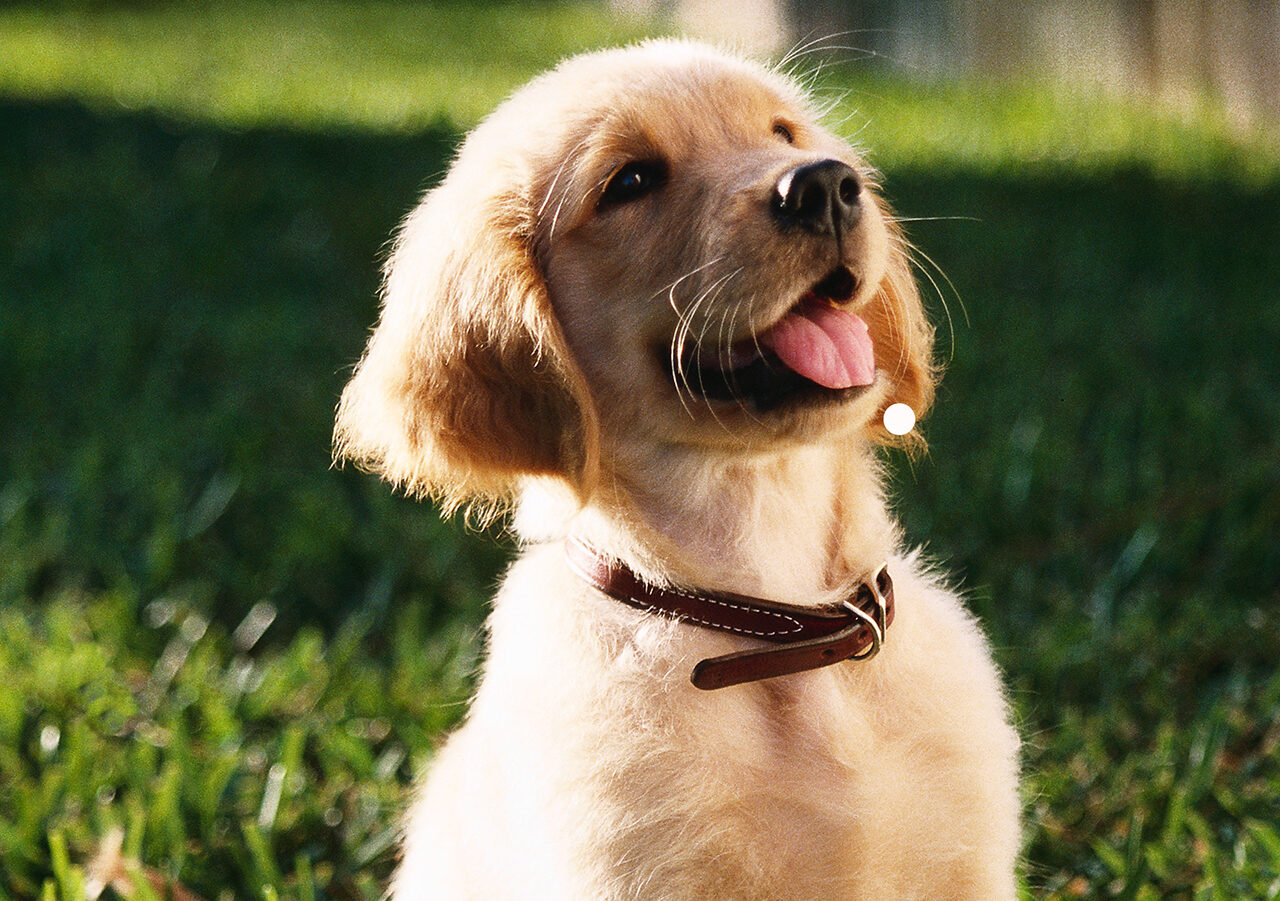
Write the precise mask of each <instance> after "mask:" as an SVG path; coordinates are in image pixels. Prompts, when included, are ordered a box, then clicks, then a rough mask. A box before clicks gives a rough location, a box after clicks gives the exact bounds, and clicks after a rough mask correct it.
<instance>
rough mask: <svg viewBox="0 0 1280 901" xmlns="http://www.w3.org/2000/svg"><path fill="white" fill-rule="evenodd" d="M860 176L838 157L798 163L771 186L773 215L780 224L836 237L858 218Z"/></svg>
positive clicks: (860, 189)
mask: <svg viewBox="0 0 1280 901" xmlns="http://www.w3.org/2000/svg"><path fill="white" fill-rule="evenodd" d="M861 194H862V179H861V178H859V177H858V173H857V172H854V171H853V169H851V168H849V167H848V166H846V165H845V164H844V163H842V162H840V161H839V160H823V161H822V162H819V163H808V164H806V165H804V166H798V167H797V168H795V169H792V170H791V171H790V172H786V173H784V174H783V176H782V178H780V179H778V184H777V185H776V186H775V187H774V195H773V215H774V218H775V219H777V220H778V222H779V223H780V224H782V225H783V226H787V227H790V226H798V227H799V228H803V229H804V230H805V231H809V232H813V233H814V234H815V235H835V236H836V237H839V236H840V235H842V234H844V233H845V232H846V231H848V230H849V229H850V228H852V227H853V226H854V225H855V224H856V223H857V221H858V217H859V216H861V215H862V207H861V206H860V205H859V203H858V198H859V196H860V195H861Z"/></svg>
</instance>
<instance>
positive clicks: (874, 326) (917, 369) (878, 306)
mask: <svg viewBox="0 0 1280 901" xmlns="http://www.w3.org/2000/svg"><path fill="white" fill-rule="evenodd" d="M891 243H892V244H893V246H894V247H895V248H901V247H904V246H905V243H906V242H905V239H904V238H903V237H902V235H900V234H898V233H897V232H896V227H895V228H894V234H893V235H892V238H891ZM868 318H869V319H870V320H871V321H870V322H868V325H869V326H870V327H871V331H872V334H873V335H875V336H877V340H876V357H877V359H876V364H877V366H880V367H882V368H884V369H885V370H887V371H888V372H889V374H890V376H891V377H892V388H891V389H890V391H889V394H888V396H887V397H886V398H885V400H884V404H883V406H882V408H881V410H880V416H877V418H876V424H875V431H876V435H877V437H878V438H879V440H881V441H882V442H884V443H887V444H895V445H899V446H905V447H907V448H908V449H919V448H922V447H923V444H924V443H923V439H922V438H921V437H920V434H919V432H918V430H913V431H911V432H909V433H908V434H907V435H905V436H901V437H899V436H895V435H891V434H890V433H889V432H888V430H886V429H885V428H884V426H883V424H882V421H881V420H882V416H883V414H884V411H885V409H887V408H888V407H889V406H890V405H892V404H897V403H903V404H906V405H907V406H909V407H911V409H912V410H913V411H915V414H916V418H917V419H923V418H924V415H925V413H927V412H928V410H929V407H930V406H931V405H932V404H933V392H934V388H935V387H936V385H937V380H938V371H937V367H936V366H935V364H934V361H933V326H932V325H930V323H929V319H928V317H927V316H926V315H925V310H924V303H923V302H922V301H921V299H920V290H919V288H918V287H917V285H916V280H915V277H914V275H913V274H912V271H911V260H910V258H909V257H908V256H907V254H906V253H905V252H902V251H900V250H895V251H894V252H893V253H892V256H891V260H890V263H889V268H888V271H887V272H886V273H885V276H884V279H883V281H882V282H881V284H880V297H879V298H878V302H876V303H873V304H871V306H870V309H869V316H868ZM882 348H883V349H885V350H886V351H887V352H886V353H884V354H882V353H881V349H882Z"/></svg>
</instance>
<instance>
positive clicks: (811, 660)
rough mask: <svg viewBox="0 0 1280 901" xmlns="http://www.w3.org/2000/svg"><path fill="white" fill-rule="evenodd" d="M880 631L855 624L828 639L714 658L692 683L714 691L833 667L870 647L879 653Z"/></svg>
mask: <svg viewBox="0 0 1280 901" xmlns="http://www.w3.org/2000/svg"><path fill="white" fill-rule="evenodd" d="M876 628H877V627H876V626H874V625H872V624H869V623H855V624H854V625H851V626H849V627H848V628H847V629H842V630H841V631H839V632H837V633H835V634H834V635H829V636H827V637H825V638H816V639H813V640H812V641H805V642H798V643H796V644H792V645H784V646H781V647H773V648H765V649H762V650H752V651H739V652H738V653H736V654H726V655H724V656H723V657H712V658H710V659H708V660H703V661H700V662H699V663H698V664H697V665H696V666H695V667H694V668H693V674H692V675H691V676H690V681H691V682H692V683H693V685H694V687H695V688H700V689H702V690H703V691H714V690H715V689H717V688H728V687H729V686H731V685H741V684H743V683H745V682H757V681H759V680H760V679H772V678H774V677H776V676H790V675H792V674H794V673H803V672H806V671H807V670H811V669H819V668H821V667H824V666H830V665H831V664H833V663H839V662H840V661H841V660H848V659H850V658H852V657H856V656H858V655H860V654H862V653H863V652H864V651H865V650H866V649H867V648H868V647H872V646H875V647H876V648H877V649H878V645H879V640H878V636H877V635H876V634H875V631H876Z"/></svg>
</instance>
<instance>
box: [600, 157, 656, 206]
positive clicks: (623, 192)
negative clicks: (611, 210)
mask: <svg viewBox="0 0 1280 901" xmlns="http://www.w3.org/2000/svg"><path fill="white" fill-rule="evenodd" d="M666 180H667V169H666V166H664V165H663V164H662V163H660V162H658V161H657V160H640V161H637V162H634V163H627V164H626V165H625V166H623V167H622V168H621V169H619V170H617V171H616V172H614V173H613V175H611V176H610V177H609V181H608V182H606V183H605V186H604V193H602V194H601V195H600V202H599V203H597V204H596V209H597V210H603V209H607V208H608V207H611V206H617V205H619V204H623V203H627V202H629V201H632V200H635V199H636V198H638V197H643V196H644V195H645V194H648V193H649V192H650V191H653V190H656V189H657V188H660V187H662V185H663V183H664V182H665V181H666Z"/></svg>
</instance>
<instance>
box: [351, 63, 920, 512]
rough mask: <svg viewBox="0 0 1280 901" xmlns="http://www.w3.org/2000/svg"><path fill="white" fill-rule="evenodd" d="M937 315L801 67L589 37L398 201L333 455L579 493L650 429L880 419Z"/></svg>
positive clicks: (863, 172) (495, 487) (746, 448)
mask: <svg viewBox="0 0 1280 901" xmlns="http://www.w3.org/2000/svg"><path fill="white" fill-rule="evenodd" d="M930 346H931V330H930V328H929V325H928V323H927V321H926V319H925V316H924V312H923V309H922V307H921V304H920V299H919V296H918V294H917V291H916V288H915V284H914V280H913V279H912V277H911V274H910V271H909V264H908V260H907V256H906V253H905V250H904V242H903V240H902V238H901V236H900V235H899V234H898V233H897V231H896V229H895V227H894V226H893V224H892V222H891V221H890V220H889V219H888V217H887V215H886V213H885V211H884V207H883V204H882V202H881V201H880V200H879V199H878V197H877V195H876V192H875V188H874V183H873V175H872V173H871V171H870V170H869V169H868V168H867V167H866V165H865V164H864V163H863V162H862V161H861V160H860V159H859V158H858V156H857V155H856V154H855V153H854V152H853V150H852V149H851V148H850V147H849V146H848V145H847V144H845V143H844V142H842V141H840V140H839V139H837V138H836V137H834V136H833V135H831V134H830V133H829V132H828V131H826V130H824V129H823V128H822V127H821V126H820V125H819V124H818V122H817V120H816V118H815V115H814V113H813V111H812V110H811V109H810V107H809V105H808V102H807V99H806V97H805V96H804V94H803V92H801V91H800V90H799V89H798V88H797V87H796V86H795V85H794V84H793V83H792V82H791V81H790V80H789V79H787V78H785V77H783V76H781V75H779V74H777V73H775V72H772V71H770V70H767V69H764V68H761V67H759V66H757V65H755V64H752V63H748V62H745V61H743V60H740V59H738V58H735V57H732V56H728V55H725V54H723V53H720V52H717V51H714V50H711V49H709V48H706V47H702V46H699V45H694V44H687V43H680V42H653V43H648V44H644V45H641V46H639V47H634V48H629V49H626V50H617V51H606V52H601V53H593V54H588V55H585V56H580V57H577V58H575V59H572V60H569V61H568V62H566V63H564V64H562V65H561V66H560V67H559V68H557V69H555V70H554V71H552V72H550V73H548V74H546V75H543V76H542V77H540V78H538V79H536V80H534V81H533V82H531V83H530V84H529V85H527V86H526V87H525V88H523V89H522V90H520V91H519V92H517V93H516V94H515V95H514V96H513V97H512V98H510V99H509V100H508V101H506V103H504V104H503V105H502V106H501V107H499V108H498V110H497V111H496V112H494V113H493V115H492V116H490V117H489V118H488V119H487V120H486V121H485V122H484V123H483V124H482V125H480V126H479V127H478V128H477V129H476V130H475V131H474V132H473V133H472V134H471V135H470V136H469V137H468V139H467V140H466V141H465V143H464V144H463V146H462V149H461V150H460V152H459V155H458V158H457V160H456V161H455V163H454V165H453V167H452V168H451V170H450V171H449V174H448V175H447V176H446V177H445V179H444V181H443V182H442V183H441V184H440V185H439V186H438V187H436V188H435V189H433V190H432V191H430V192H429V193H428V194H427V196H426V197H425V198H424V200H423V201H422V203H421V204H420V205H419V206H418V208H417V209H416V210H415V211H414V212H413V213H412V214H410V216H409V217H408V219H407V220H406V222H405V224H404V226H403V229H402V231H401V233H400V236H399V240H398V242H397V244H396V247H395V250H394V252H393V254H392V256H391V258H390V261H389V262H388V265H387V274H386V284H385V290H384V304H383V309H382V316H381V319H380V321H379V323H378V326H377V329H376V330H375V332H374V334H373V337H372V339H371V340H370V342H369V347H368V349H367V351H366V353H365V356H364V358H363V360H362V361H361V362H360V364H359V366H358V368H357V370H356V372H355V375H354V377H353V378H352V380H351V383H350V384H349V385H348V386H347V388H346V390H345V392H344V393H343V396H342V401H341V403H340V405H339V410H338V424H337V446H338V451H339V453H340V454H341V455H344V456H346V457H349V458H352V459H355V460H357V461H358V462H360V463H362V464H364V465H366V466H368V467H370V468H372V469H374V470H376V471H378V472H380V473H382V474H383V475H384V476H385V477H386V478H388V479H389V480H390V481H392V482H394V483H397V484H399V485H402V486H404V487H406V488H407V489H408V490H410V491H413V492H417V493H431V494H435V495H437V496H441V497H443V498H444V499H445V500H446V501H448V502H452V503H456V502H459V501H465V500H475V499H481V500H501V499H503V498H504V497H506V496H507V495H509V494H510V493H511V492H512V491H513V489H514V488H515V487H516V486H517V485H518V484H519V482H520V481H521V480H522V479H523V478H525V477H529V476H555V477H558V478H561V479H564V480H565V481H567V482H568V483H569V485H570V486H572V487H573V488H574V489H575V490H576V491H577V492H578V493H579V496H581V497H583V498H585V497H586V496H587V495H588V494H589V493H590V491H591V488H592V486H593V485H594V484H595V483H596V481H597V479H598V478H599V476H600V475H601V473H602V472H603V471H607V470H608V468H609V466H610V461H611V460H612V459H613V458H614V455H615V454H616V453H617V452H618V451H620V450H621V449H623V448H626V447H628V446H634V445H635V444H636V443H637V442H640V443H648V444H655V443H665V444H669V445H684V446H697V447H703V448H706V449H708V451H709V452H717V453H719V452H724V451H728V452H746V453H755V452H758V451H759V450H760V449H761V448H764V447H775V446H777V445H779V444H780V443H804V442H813V441H821V440H833V439H835V438H837V437H838V438H840V439H841V440H850V439H851V440H862V438H866V439H868V440H887V439H888V435H887V433H885V432H884V431H883V429H882V427H881V426H880V414H881V413H882V411H883V410H884V408H885V407H886V406H888V405H889V404H891V403H895V402H899V401H901V402H905V403H907V404H909V405H910V406H911V407H912V408H913V409H914V410H915V411H916V412H917V414H922V413H923V412H924V410H925V409H926V408H927V406H928V404H929V401H930V399H931V396H932V391H933V370H932V366H931V362H930Z"/></svg>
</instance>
